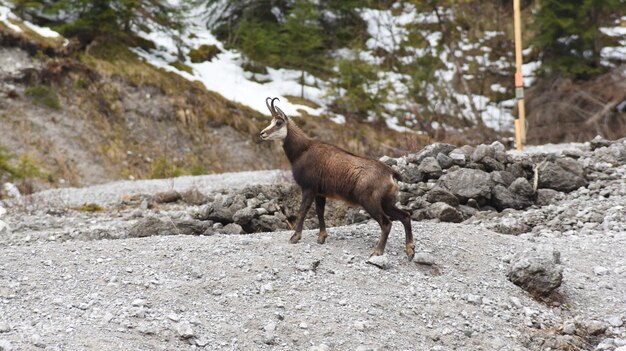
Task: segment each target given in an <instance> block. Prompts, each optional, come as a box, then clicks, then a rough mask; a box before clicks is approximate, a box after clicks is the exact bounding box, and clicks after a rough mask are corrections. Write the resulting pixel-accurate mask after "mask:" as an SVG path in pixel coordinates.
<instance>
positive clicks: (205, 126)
mask: <svg viewBox="0 0 626 351" xmlns="http://www.w3.org/2000/svg"><path fill="white" fill-rule="evenodd" d="M0 32H1V33H2V39H3V42H2V47H0V63H1V66H2V69H0V94H2V96H4V98H3V99H2V101H0V129H1V130H2V131H3V133H2V138H1V139H0V159H2V158H3V157H4V159H5V160H8V161H5V163H2V164H0V181H1V182H3V183H4V182H6V181H11V182H14V183H17V184H18V186H19V188H20V190H21V191H22V192H25V193H30V192H32V191H34V190H42V189H46V188H50V187H65V186H85V185H92V184H99V183H103V182H108V181H112V180H119V179H146V178H167V177H173V176H180V175H199V174H206V173H216V172H227V171H242V170H255V169H269V168H278V167H281V166H284V165H285V164H284V163H285V161H284V157H283V155H282V151H281V150H280V148H279V146H278V145H275V144H272V143H263V144H259V143H258V140H257V139H256V136H257V134H258V131H260V130H261V129H262V128H263V127H264V126H265V125H266V124H267V123H268V121H269V119H268V117H266V116H263V115H261V114H260V113H258V112H255V111H253V110H251V109H249V108H247V107H245V106H242V105H240V104H237V103H233V102H230V101H228V100H225V99H224V98H223V97H221V96H220V95H218V94H216V93H214V92H211V91H208V90H207V89H206V88H205V87H204V86H202V85H201V84H198V83H197V82H192V81H189V80H187V79H184V78H182V77H180V76H178V75H176V74H173V73H171V72H167V71H165V70H163V69H159V68H156V67H154V66H152V65H150V64H148V63H146V62H143V61H142V60H141V59H139V57H137V56H136V55H135V54H134V53H132V52H131V51H129V50H128V48H126V47H123V46H115V45H113V44H111V43H107V42H101V41H95V42H92V43H91V44H90V46H89V47H88V48H87V49H86V51H85V52H71V50H72V48H71V47H64V46H62V45H57V46H54V45H53V44H54V43H53V42H52V43H51V42H50V39H47V38H43V37H40V36H38V34H37V33H35V32H26V31H24V32H22V33H18V34H16V33H14V32H12V31H9V30H8V29H6V28H3V27H2V26H0ZM34 39H39V40H40V41H41V43H40V42H37V41H34ZM46 45H49V46H46ZM299 123H300V124H301V125H302V126H303V127H304V128H305V129H306V130H307V131H308V132H309V133H310V134H311V135H312V136H319V137H321V138H324V139H326V140H333V141H334V142H336V143H338V144H340V145H343V146H344V147H346V148H348V149H351V150H353V151H355V152H360V153H368V154H371V155H375V156H379V155H382V153H383V151H382V150H388V151H391V152H395V153H396V154H399V153H400V152H402V151H400V150H406V149H408V148H411V147H415V145H421V144H422V143H423V142H425V140H424V141H422V140H420V139H419V138H418V137H415V136H409V135H406V134H404V133H397V132H393V131H384V132H383V133H379V132H376V129H375V127H374V126H372V125H368V124H357V125H354V126H352V127H351V128H346V127H345V126H342V125H337V124H335V123H330V122H329V121H327V120H325V119H320V118H306V117H303V118H301V119H299ZM7 169H8V170H9V171H8V172H6V170H7ZM24 169H27V170H30V172H24ZM5 195H6V194H5V193H4V191H0V198H2V197H3V196H5Z"/></svg>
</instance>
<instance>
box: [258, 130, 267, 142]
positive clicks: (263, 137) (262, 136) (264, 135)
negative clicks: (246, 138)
mask: <svg viewBox="0 0 626 351" xmlns="http://www.w3.org/2000/svg"><path fill="white" fill-rule="evenodd" d="M259 138H261V139H264V140H265V139H267V132H266V131H262V132H261V133H259Z"/></svg>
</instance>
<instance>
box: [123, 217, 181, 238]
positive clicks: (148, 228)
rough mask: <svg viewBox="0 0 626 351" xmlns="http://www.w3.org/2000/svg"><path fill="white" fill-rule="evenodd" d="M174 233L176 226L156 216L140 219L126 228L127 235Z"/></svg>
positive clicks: (140, 236)
mask: <svg viewBox="0 0 626 351" xmlns="http://www.w3.org/2000/svg"><path fill="white" fill-rule="evenodd" d="M173 234H176V226H175V225H174V223H172V222H169V221H163V220H160V219H158V218H156V217H147V218H144V219H140V220H139V221H137V223H135V225H133V226H132V227H131V228H130V229H129V230H128V236H130V237H137V238H143V237H148V236H152V235H173Z"/></svg>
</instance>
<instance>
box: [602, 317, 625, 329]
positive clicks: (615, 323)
mask: <svg viewBox="0 0 626 351" xmlns="http://www.w3.org/2000/svg"><path fill="white" fill-rule="evenodd" d="M606 321H607V322H608V323H609V324H610V325H611V326H612V327H615V328H619V327H621V326H622V325H624V320H622V317H621V316H611V317H609V318H608V319H607V320H606Z"/></svg>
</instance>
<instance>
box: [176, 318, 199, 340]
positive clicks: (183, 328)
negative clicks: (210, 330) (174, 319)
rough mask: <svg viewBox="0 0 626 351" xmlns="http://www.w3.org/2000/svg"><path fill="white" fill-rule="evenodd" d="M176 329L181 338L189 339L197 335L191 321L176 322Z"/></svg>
mask: <svg viewBox="0 0 626 351" xmlns="http://www.w3.org/2000/svg"><path fill="white" fill-rule="evenodd" d="M174 329H175V331H176V334H178V336H179V337H180V338H181V339H189V338H192V337H194V336H195V335H196V334H195V333H194V331H193V329H192V328H191V324H189V322H187V321H182V322H179V323H176V326H175V327H174Z"/></svg>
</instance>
